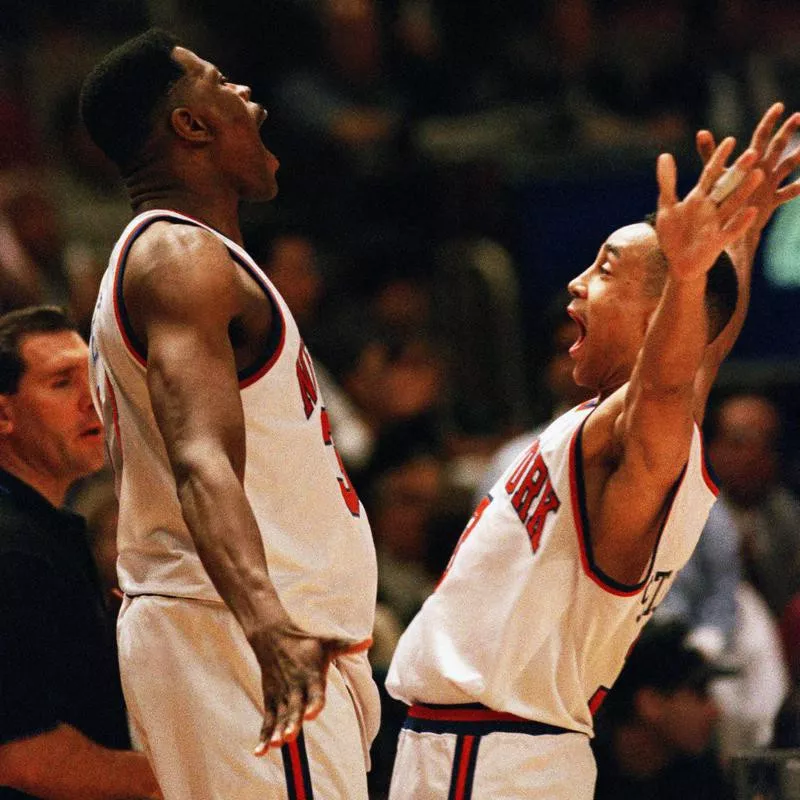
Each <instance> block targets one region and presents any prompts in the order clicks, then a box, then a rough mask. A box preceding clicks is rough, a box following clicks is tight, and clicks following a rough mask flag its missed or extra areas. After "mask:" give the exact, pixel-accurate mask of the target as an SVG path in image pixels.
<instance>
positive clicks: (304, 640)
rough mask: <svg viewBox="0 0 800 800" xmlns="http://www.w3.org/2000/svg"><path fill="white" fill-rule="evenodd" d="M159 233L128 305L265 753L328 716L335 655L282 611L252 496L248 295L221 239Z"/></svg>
mask: <svg viewBox="0 0 800 800" xmlns="http://www.w3.org/2000/svg"><path fill="white" fill-rule="evenodd" d="M151 231H152V234H151V235H150V236H148V234H149V233H150V231H148V232H147V233H146V234H144V235H143V237H142V240H140V242H137V244H136V245H135V246H134V249H133V250H132V252H131V255H130V258H129V262H128V274H127V275H126V283H125V299H126V304H127V307H128V310H129V312H130V315H131V318H132V321H133V324H134V325H135V326H136V327H137V329H138V330H139V331H140V333H141V334H142V335H143V338H144V341H145V342H146V347H147V383H148V389H149V392H150V399H151V403H152V407H153V412H154V414H155V418H156V421H157V423H158V426H159V429H160V431H161V434H162V436H163V438H164V442H165V445H166V449H167V454H168V456H169V460H170V463H171V466H172V469H173V473H174V475H175V482H176V485H177V490H178V499H179V501H180V505H181V509H182V512H183V516H184V519H185V520H186V524H187V526H188V528H189V531H190V533H191V535H192V539H193V540H194V543H195V545H196V547H197V552H198V555H199V556H200V559H201V561H202V563H203V566H204V567H205V569H206V571H207V572H208V575H209V577H210V578H211V580H212V582H213V583H214V586H215V587H216V589H217V591H218V592H219V594H220V596H221V597H222V598H223V600H224V601H225V603H226V604H227V605H228V606H229V607H230V609H231V611H232V612H233V614H234V615H235V616H236V619H237V620H238V621H239V623H240V624H241V626H242V629H243V630H244V632H245V635H246V637H247V639H248V641H249V642H250V644H251V646H252V647H253V650H254V652H255V654H256V657H257V658H258V661H259V664H260V666H261V671H262V683H263V688H264V701H265V723H264V729H263V730H262V744H263V743H264V742H265V740H266V741H267V742H268V741H269V740H270V739H273V744H281V743H282V742H283V740H284V737H292V736H294V735H296V733H297V732H298V730H299V725H300V722H301V720H302V718H303V716H304V715H305V716H311V715H313V714H315V713H318V711H319V710H320V709H321V706H322V702H323V675H324V669H325V667H326V665H327V662H326V656H327V653H326V649H325V644H324V643H322V642H319V641H318V640H315V639H310V638H309V637H307V636H305V635H304V634H303V633H302V631H300V630H298V629H297V628H296V627H295V626H294V625H293V624H292V622H291V620H290V619H289V617H288V615H287V614H286V611H285V610H284V608H283V606H282V605H281V603H280V600H279V598H278V595H277V593H276V591H275V588H274V586H273V584H272V582H271V580H270V576H269V571H268V568H267V562H266V557H265V553H264V547H263V543H262V540H261V535H260V532H259V529H258V524H257V522H256V519H255V517H254V515H253V512H252V509H251V507H250V504H249V502H248V499H247V497H246V495H245V491H244V485H243V481H244V470H245V459H246V452H245V430H244V418H243V411H242V405H241V398H240V394H239V385H238V379H237V372H236V363H235V357H234V352H233V349H232V346H231V343H230V340H229V336H228V328H229V325H230V323H231V321H232V319H233V318H234V317H235V316H236V315H237V311H238V303H240V302H242V301H241V293H242V291H243V290H242V288H241V286H240V285H238V284H237V279H238V276H237V273H236V271H235V269H234V268H233V267H232V265H231V262H230V257H229V255H228V253H227V250H226V249H225V247H224V246H223V245H222V244H221V243H220V242H219V241H218V240H217V239H216V238H215V237H214V236H213V235H211V234H209V233H208V232H206V231H203V230H200V229H195V228H188V227H179V226H175V225H162V226H160V229H157V227H156V226H155V225H154V226H153V228H152V229H151ZM145 237H147V238H145ZM263 749H264V748H263V747H260V751H263Z"/></svg>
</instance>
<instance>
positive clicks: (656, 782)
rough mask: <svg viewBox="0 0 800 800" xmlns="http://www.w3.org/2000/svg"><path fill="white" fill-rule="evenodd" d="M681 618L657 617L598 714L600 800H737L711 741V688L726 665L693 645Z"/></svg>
mask: <svg viewBox="0 0 800 800" xmlns="http://www.w3.org/2000/svg"><path fill="white" fill-rule="evenodd" d="M686 634H687V629H686V628H685V627H684V626H683V625H682V624H679V623H661V624H660V625H659V624H657V623H651V624H650V625H649V626H648V627H647V628H645V630H644V633H643V635H642V636H641V638H640V639H639V641H638V643H637V644H636V645H635V646H634V648H633V649H632V651H631V653H630V654H629V656H628V659H627V661H626V662H625V666H624V667H623V670H622V672H621V673H620V677H619V679H618V680H617V682H616V683H615V684H614V688H613V689H612V690H611V691H610V692H609V694H608V696H607V697H606V700H605V702H604V703H603V706H602V707H601V709H600V712H599V714H598V717H597V719H596V725H595V730H596V737H595V739H594V740H593V742H592V749H593V750H594V753H595V759H596V761H597V785H596V789H595V800H612V799H613V800H634V799H635V800H640V798H647V800H731V798H732V797H733V795H732V793H731V789H730V786H729V784H728V781H727V779H726V776H725V775H724V773H723V772H722V770H721V768H720V765H719V762H718V760H717V756H716V753H715V752H714V750H713V747H712V746H711V743H712V738H713V734H714V729H715V724H716V721H717V716H718V715H717V709H716V707H715V705H714V701H713V700H712V698H711V696H710V695H709V692H708V684H709V681H710V680H711V678H712V677H713V676H714V675H715V674H722V673H724V672H725V671H724V670H723V669H722V668H720V667H716V666H714V665H712V664H711V663H710V662H708V661H706V660H705V659H704V657H703V656H702V655H701V653H700V651H698V650H695V649H693V648H690V647H688V646H687V645H686Z"/></svg>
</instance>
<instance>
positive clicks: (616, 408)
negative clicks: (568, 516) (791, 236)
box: [584, 139, 762, 584]
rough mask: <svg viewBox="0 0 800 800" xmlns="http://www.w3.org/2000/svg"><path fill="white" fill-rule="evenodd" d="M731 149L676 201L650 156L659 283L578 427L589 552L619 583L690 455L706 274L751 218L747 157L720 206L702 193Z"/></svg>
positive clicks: (644, 547) (633, 575) (753, 178)
mask: <svg viewBox="0 0 800 800" xmlns="http://www.w3.org/2000/svg"><path fill="white" fill-rule="evenodd" d="M733 147H734V141H733V140H732V139H727V140H725V141H724V142H722V144H720V146H719V147H718V148H716V150H715V152H714V154H713V155H712V157H711V158H710V159H709V161H708V163H707V164H706V166H705V168H704V169H703V172H702V174H701V175H700V178H699V180H698V182H697V185H696V186H695V187H694V188H693V189H692V190H691V191H690V192H689V194H688V195H687V196H686V197H685V198H684V199H683V200H679V199H678V197H677V194H676V183H677V175H676V167H675V162H674V160H673V158H672V156H670V155H662V156H661V157H660V158H659V160H658V166H657V176H658V185H659V199H658V214H657V218H656V232H657V236H658V245H659V248H660V250H661V253H662V254H663V257H664V259H665V261H666V278H665V281H664V286H663V289H662V291H661V295H660V298H659V300H658V302H657V305H656V307H655V310H654V311H653V312H652V314H651V316H650V319H649V323H648V325H647V330H646V333H645V337H644V342H643V345H642V347H641V349H640V351H639V354H638V357H637V359H636V362H635V365H634V367H633V371H632V374H631V377H630V381H629V382H628V384H627V385H626V386H624V387H622V388H621V389H620V390H618V391H617V392H616V393H615V394H614V395H612V396H611V397H610V398H609V399H608V400H607V401H606V402H605V403H603V404H602V405H601V407H600V409H598V412H599V413H598V414H597V415H596V416H597V420H592V418H591V417H590V419H589V421H588V422H587V425H586V439H587V443H588V447H587V448H586V450H585V451H584V452H585V459H586V458H588V459H589V463H587V464H586V474H587V494H588V502H589V513H590V519H591V523H592V542H593V548H594V555H595V559H596V561H597V563H598V564H599V566H600V567H601V569H603V570H604V571H605V572H606V573H607V574H609V575H610V576H611V577H613V578H615V579H616V580H618V581H621V582H623V583H628V584H630V583H636V582H638V580H639V579H640V578H641V575H642V572H643V570H644V568H645V567H646V565H647V563H648V561H649V558H650V555H651V553H652V549H653V546H654V544H655V540H656V537H657V535H658V530H659V527H660V524H661V522H662V521H663V518H664V514H665V513H666V511H667V506H668V499H669V497H670V494H671V492H672V489H673V487H674V485H675V483H676V481H677V480H678V478H679V476H680V474H681V471H682V470H683V468H684V466H685V465H686V462H687V458H688V455H689V449H690V446H691V440H692V432H693V427H694V424H695V417H694V383H695V379H696V376H697V372H698V369H699V368H700V364H701V362H702V359H703V355H704V352H705V348H706V343H707V339H708V330H709V329H708V320H707V314H706V309H705V285H706V274H707V272H708V270H709V269H710V268H711V266H712V265H713V264H714V262H715V260H716V259H717V257H718V256H719V254H720V252H721V251H722V250H723V249H724V248H725V247H726V246H728V245H729V244H730V243H731V242H732V241H734V240H735V239H737V238H739V237H740V236H741V235H742V234H743V232H744V231H745V229H746V228H747V226H748V225H750V224H751V223H752V221H753V219H754V216H755V213H756V212H755V210H754V209H751V208H749V207H748V206H747V198H748V196H749V195H750V194H751V193H752V192H753V190H754V189H755V187H756V186H757V185H758V183H759V182H760V180H761V177H762V176H761V172H760V171H758V170H755V169H754V168H753V163H754V161H755V159H756V154H755V153H754V152H752V151H747V152H745V153H744V154H742V156H740V157H739V159H738V160H737V162H736V168H737V169H740V170H742V171H743V172H744V173H745V178H744V180H743V181H742V183H741V184H740V185H739V187H738V188H737V189H736V190H735V191H734V192H733V193H732V194H731V195H730V196H729V197H728V198H726V199H725V200H724V201H723V202H722V203H720V204H719V205H717V204H716V203H715V202H714V201H713V200H712V199H711V198H710V197H709V194H710V192H711V190H712V187H713V186H714V183H715V182H716V181H717V179H718V178H719V177H720V175H721V174H722V172H723V171H724V169H725V162H726V161H727V159H728V158H729V156H730V154H731V152H732V150H733ZM603 406H605V408H603ZM593 416H595V415H593Z"/></svg>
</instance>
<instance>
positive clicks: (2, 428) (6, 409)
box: [0, 394, 14, 436]
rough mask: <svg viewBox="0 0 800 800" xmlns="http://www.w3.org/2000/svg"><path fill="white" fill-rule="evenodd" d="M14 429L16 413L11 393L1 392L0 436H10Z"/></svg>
mask: <svg viewBox="0 0 800 800" xmlns="http://www.w3.org/2000/svg"><path fill="white" fill-rule="evenodd" d="M13 430H14V413H13V406H12V403H11V395H7V394H0V436H8V435H9V434H11V432H12V431H13Z"/></svg>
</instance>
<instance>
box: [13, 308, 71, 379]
mask: <svg viewBox="0 0 800 800" xmlns="http://www.w3.org/2000/svg"><path fill="white" fill-rule="evenodd" d="M61 331H77V327H76V326H75V323H74V322H73V321H72V319H71V318H70V316H69V314H68V313H67V312H66V311H65V310H64V309H63V308H60V307H59V306H28V307H26V308H19V309H16V310H15V311H9V312H8V313H7V314H3V315H2V316H0V394H15V393H16V391H17V389H19V382H20V379H21V378H22V376H23V374H24V373H25V361H24V360H23V358H22V353H21V346H22V340H23V339H24V338H25V337H26V336H29V335H31V334H35V333H60V332H61Z"/></svg>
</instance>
